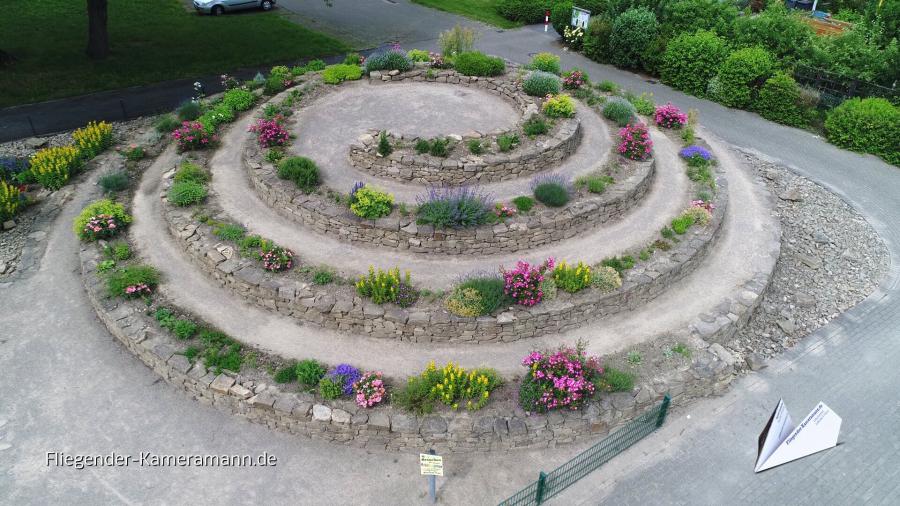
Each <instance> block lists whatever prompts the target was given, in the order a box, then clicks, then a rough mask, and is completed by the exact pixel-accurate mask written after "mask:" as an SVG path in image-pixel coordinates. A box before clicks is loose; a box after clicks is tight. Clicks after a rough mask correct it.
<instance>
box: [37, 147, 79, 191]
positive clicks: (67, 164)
mask: <svg viewBox="0 0 900 506" xmlns="http://www.w3.org/2000/svg"><path fill="white" fill-rule="evenodd" d="M80 168H81V158H80V156H79V153H78V149H77V148H76V147H75V146H60V147H54V148H45V149H42V150H40V151H38V152H37V153H35V154H33V155H31V173H32V174H34V178H35V179H36V180H37V182H38V183H40V184H41V186H43V187H44V188H47V189H48V190H54V191H55V190H59V189H60V188H62V187H63V186H64V185H65V184H66V183H67V182H68V181H69V177H70V176H71V175H72V174H75V173H76V172H78V169H80Z"/></svg>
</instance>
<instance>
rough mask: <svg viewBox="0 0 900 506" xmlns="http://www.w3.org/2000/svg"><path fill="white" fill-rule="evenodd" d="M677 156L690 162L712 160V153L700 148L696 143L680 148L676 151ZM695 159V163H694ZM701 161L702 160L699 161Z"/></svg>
mask: <svg viewBox="0 0 900 506" xmlns="http://www.w3.org/2000/svg"><path fill="white" fill-rule="evenodd" d="M678 156H680V157H682V158H684V159H685V160H687V161H688V163H691V162H692V161H695V160H696V161H699V160H703V161H705V162H711V161H712V154H711V153H710V152H709V151H708V150H707V149H705V148H702V147H700V146H697V145H693V146H688V147H686V148H682V149H681V151H679V152H678ZM696 161H695V163H696ZM700 163H702V162H700Z"/></svg>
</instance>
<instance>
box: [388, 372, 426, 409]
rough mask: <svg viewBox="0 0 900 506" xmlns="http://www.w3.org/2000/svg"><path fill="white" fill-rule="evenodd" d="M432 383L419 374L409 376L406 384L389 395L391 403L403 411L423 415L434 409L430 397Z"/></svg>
mask: <svg viewBox="0 0 900 506" xmlns="http://www.w3.org/2000/svg"><path fill="white" fill-rule="evenodd" d="M432 387H433V385H432V384H431V383H430V382H429V381H428V380H427V379H426V378H423V377H421V376H410V377H409V378H407V380H406V385H404V386H402V387H400V388H398V389H397V390H395V391H394V392H393V393H392V395H391V404H394V405H396V406H399V407H400V408H401V409H403V410H405V411H409V412H411V413H415V414H417V415H424V414H427V413H431V412H432V411H434V400H433V399H432V398H431V389H432Z"/></svg>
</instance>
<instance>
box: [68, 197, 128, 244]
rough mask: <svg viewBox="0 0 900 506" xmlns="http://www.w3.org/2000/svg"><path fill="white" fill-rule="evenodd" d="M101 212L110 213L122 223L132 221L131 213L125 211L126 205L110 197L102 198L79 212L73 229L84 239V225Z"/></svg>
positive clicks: (126, 223)
mask: <svg viewBox="0 0 900 506" xmlns="http://www.w3.org/2000/svg"><path fill="white" fill-rule="evenodd" d="M101 214H108V215H110V216H112V217H113V218H115V219H116V221H118V223H120V224H122V225H128V224H129V223H131V220H132V218H131V215H130V214H128V213H126V212H125V206H123V205H122V204H119V203H117V202H113V201H112V200H109V199H101V200H97V201H95V202H92V203H90V204H88V205H87V206H86V207H85V208H84V209H82V210H81V212H80V213H78V216H76V217H75V219H74V220H73V221H72V230H73V231H74V232H75V234H76V235H77V236H78V237H80V238H82V239H84V238H85V235H84V226H85V225H87V223H88V222H89V221H91V218H93V217H94V216H98V215H101Z"/></svg>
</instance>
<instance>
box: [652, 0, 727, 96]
mask: <svg viewBox="0 0 900 506" xmlns="http://www.w3.org/2000/svg"><path fill="white" fill-rule="evenodd" d="M714 1H716V2H717V3H718V0H714ZM727 55H728V42H727V41H726V40H725V39H723V38H721V37H719V36H718V35H716V34H715V33H712V32H707V31H699V32H697V33H682V34H679V35H678V36H676V37H675V38H674V39H672V40H670V41H669V44H668V45H667V46H666V51H665V53H664V54H663V59H662V65H661V66H660V79H661V80H662V82H664V83H666V84H668V85H669V86H672V87H673V88H677V89H679V90H682V91H685V92H687V93H690V94H691V95H696V96H698V97H702V96H704V95H705V94H706V88H707V84H708V83H709V81H710V79H712V78H713V77H714V76H715V75H716V72H717V71H718V69H719V66H720V65H721V64H722V62H723V61H724V60H725V57H726V56H727Z"/></svg>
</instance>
